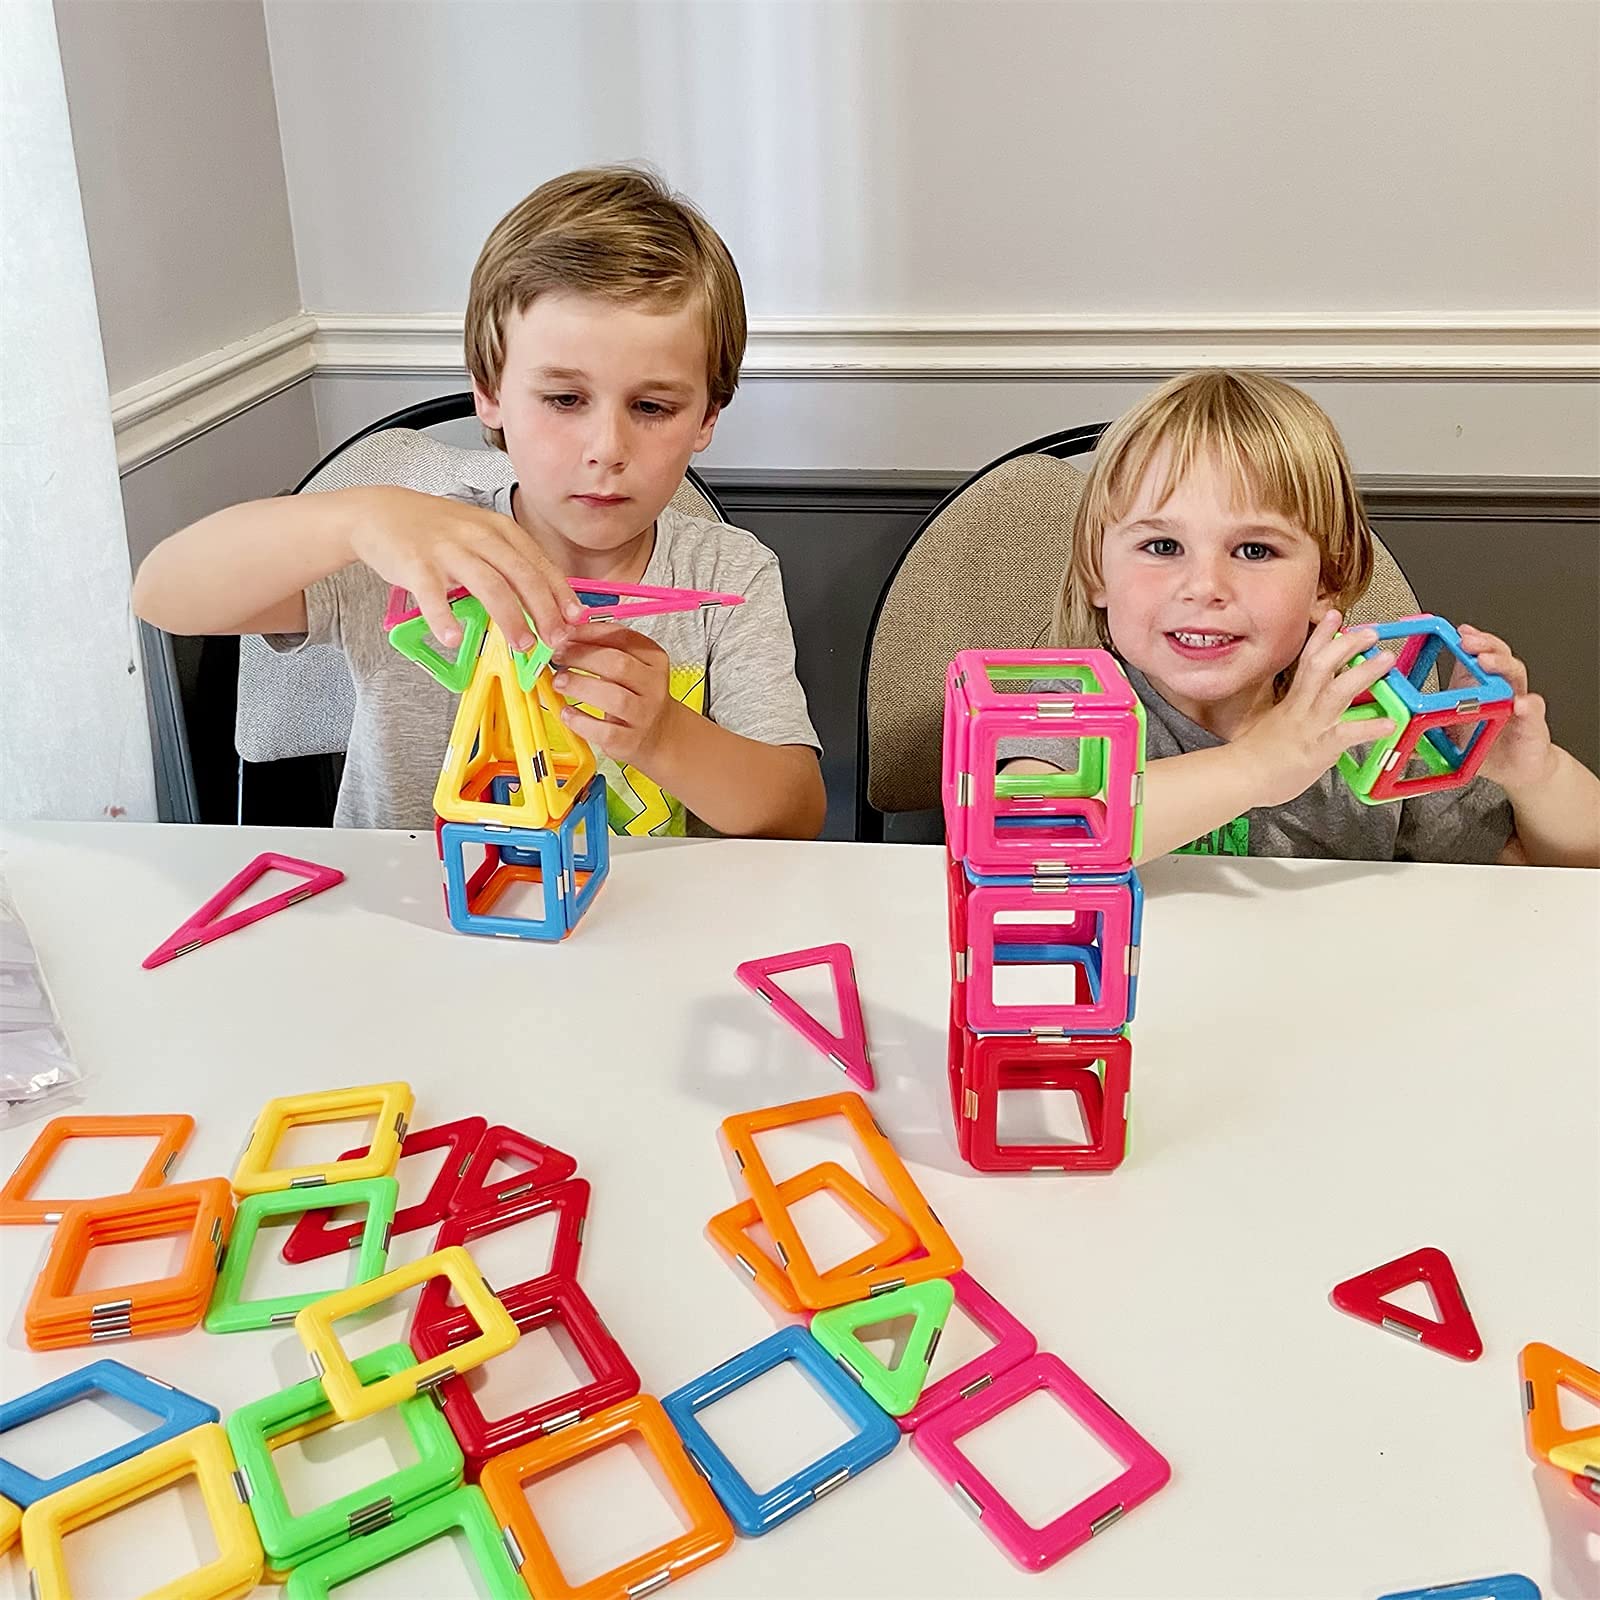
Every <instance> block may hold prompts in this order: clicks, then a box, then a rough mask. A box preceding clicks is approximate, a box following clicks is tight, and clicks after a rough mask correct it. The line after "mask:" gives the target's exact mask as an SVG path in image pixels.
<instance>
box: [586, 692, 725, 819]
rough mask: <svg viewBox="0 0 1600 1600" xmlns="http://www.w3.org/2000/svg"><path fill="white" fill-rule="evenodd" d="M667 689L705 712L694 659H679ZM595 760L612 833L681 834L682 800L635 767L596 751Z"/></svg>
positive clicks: (703, 693) (691, 707)
mask: <svg viewBox="0 0 1600 1600" xmlns="http://www.w3.org/2000/svg"><path fill="white" fill-rule="evenodd" d="M667 692H668V693H669V694H670V695H671V696H672V698H673V699H674V700H676V701H678V702H679V704H680V705H685V706H687V707H688V708H689V709H690V710H691V711H694V712H698V713H699V714H700V715H701V716H704V715H705V710H706V669H705V668H704V667H703V666H701V665H699V664H698V663H697V662H689V663H680V664H678V665H675V666H674V667H673V668H672V676H671V682H670V685H669V687H668V690H667ZM595 759H596V762H597V763H598V765H599V767H600V770H601V771H602V772H603V773H604V774H605V779H606V817H607V820H608V821H609V822H610V824H611V831H612V832H613V833H621V834H632V835H634V836H635V837H644V836H645V835H648V834H654V835H656V836H657V837H661V836H663V835H666V836H672V837H681V836H682V835H683V833H684V831H685V827H686V823H687V815H686V813H685V811H684V809H683V802H682V801H681V800H679V799H678V798H677V796H675V795H670V794H667V793H666V792H665V791H664V790H663V789H662V788H661V786H660V784H658V783H655V782H654V781H652V780H651V779H649V778H647V777H646V776H645V775H644V774H643V773H642V772H640V771H639V769H638V768H637V767H629V766H623V767H619V766H618V765H617V763H616V762H614V761H612V760H610V759H609V758H607V757H605V756H602V755H600V754H599V753H598V752H596V756H595Z"/></svg>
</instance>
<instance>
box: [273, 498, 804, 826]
mask: <svg viewBox="0 0 1600 1600" xmlns="http://www.w3.org/2000/svg"><path fill="white" fill-rule="evenodd" d="M451 498H452V499H458V500H464V501H468V502H470V503H471V504H473V505H479V506H483V507H485V508H486V509H489V510H493V511H498V512H500V513H502V514H503V515H505V516H510V515H511V490H510V489H498V490H495V491H494V492H492V493H490V492H489V491H486V490H480V489H474V488H469V487H467V486H463V487H462V489H461V491H460V492H459V493H458V494H456V495H453V496H451ZM640 581H641V582H642V583H646V584H651V585H656V586H659V587H661V588H671V589H717V590H722V591H724V592H727V593H732V594H742V595H743V596H744V604H743V605H741V606H718V607H715V608H710V609H707V610H703V611H685V612H672V613H669V614H667V615H665V616H656V617H642V618H640V619H639V620H638V621H637V622H635V623H633V624H632V626H633V627H635V628H637V629H638V631H639V632H640V633H643V634H647V635H649V637H650V638H652V639H654V640H655V641H656V643H657V644H659V645H660V646H661V647H662V648H663V649H664V650H665V651H666V652H667V654H668V656H669V657H670V658H671V672H672V679H671V692H672V697H673V698H674V699H675V700H679V701H682V702H683V703H684V704H685V705H687V706H689V707H690V708H691V709H692V710H694V711H698V712H700V713H701V714H702V715H704V716H707V717H709V718H710V719H711V720H712V721H713V722H715V723H716V724H717V725H718V726H719V727H722V728H726V729H727V730H728V731H729V732H730V733H737V734H742V735H743V736H744V737H745V738H747V739H758V740H760V741H761V742H762V743H763V744H778V745H782V744H803V745H810V746H811V747H812V748H813V749H820V748H821V746H820V745H819V743H818V740H817V735H816V730H815V729H814V728H813V727H812V726H811V719H810V717H809V716H808V715H807V713H806V698H805V692H804V690H802V689H801V687H800V683H799V680H798V679H797V678H796V677H795V673H794V636H793V634H792V633H791V631H790V628H789V613H788V610H787V608H786V607H785V605H784V601H783V579H782V575H781V574H780V572H779V569H778V558H777V557H776V556H775V555H773V553H772V552H771V551H770V550H768V549H767V547H766V546H765V545H763V544H762V543H761V542H760V541H759V540H758V539H757V538H755V536H754V535H753V534H749V533H745V532H744V531H743V530H741V529H739V528H730V527H729V526H728V525H727V524H726V523H721V522H711V521H709V520H707V519H706V518H703V517H692V516H688V515H686V514H685V513H684V512H681V511H678V510H675V509H674V508H673V507H671V506H668V507H667V508H666V509H665V510H664V511H663V512H662V513H661V515H660V516H659V517H658V518H657V519H656V542H655V548H654V550H652V552H651V554H650V563H649V565H648V566H647V567H646V568H645V572H644V576H643V578H642V579H641V580H640ZM602 587H603V586H602ZM388 601H389V586H388V584H386V583H385V582H384V581H383V579H382V578H380V577H379V576H378V574H377V573H375V572H374V571H373V570H372V569H371V568H370V567H368V566H365V565H363V564H362V563H360V562H357V563H355V564H354V565H352V566H348V567H344V568H342V569H341V570H340V571H338V572H335V573H332V574H331V575H330V576H328V577H326V578H324V579H322V580H321V581H320V582H318V583H315V584H313V585H312V586H311V587H310V588H309V589H307V590H306V631H305V633H303V634H278V635H271V636H268V638H267V643H268V644H269V645H270V646H271V647H272V648H273V649H274V650H279V651H285V652H287V651H293V650H298V649H300V648H302V647H304V646H306V645H312V644H335V645H338V646H339V647H340V648H341V649H342V650H343V651H344V653H345V658H346V659H347V660H348V662H349V663H350V675H351V677H352V678H354V680H355V686H356V710H355V720H354V722H353V724H352V726H351V729H350V745H349V749H348V751H347V753H346V756H345V766H344V780H343V782H342V783H341V784H340V786H339V803H338V806H337V808H336V810H335V812H334V819H333V820H334V825H335V826H336V827H349V828H417V829H421V828H431V827H432V826H433V792H434V787H435V785H436V784H437V782H438V779H439V768H440V765H441V763H442V762H443V760H444V751H445V746H446V744H448V743H449V738H450V728H451V724H452V723H453V722H454V720H455V713H456V706H457V703H458V697H457V696H456V695H454V694H452V693H451V692H450V691H449V690H448V689H446V688H445V687H444V686H443V685H442V684H439V683H437V682H435V680H434V679H433V678H432V677H431V676H429V674H428V673H426V672H424V671H423V670H422V668H421V667H419V666H417V665H416V664H415V663H413V662H411V661H408V660H406V658H405V657H404V656H402V655H400V654H399V652H398V651H396V650H394V649H392V648H391V647H390V644H389V640H388V636H387V634H386V633H385V632H384V629H383V616H384V611H385V609H386V608H387V605H388ZM595 760H596V762H597V763H598V764H599V767H600V770H601V772H603V773H604V774H605V779H606V784H607V789H608V795H607V799H608V802H609V806H610V814H611V827H612V831H613V832H614V833H632V834H646V833H649V834H657V835H660V834H681V833H684V832H690V831H692V832H705V831H709V830H706V829H704V828H703V827H702V826H699V825H698V823H697V819H694V818H692V817H688V816H686V814H685V811H684V808H683V805H682V803H681V802H679V801H678V800H676V799H675V798H674V797H673V796H671V795H666V794H663V792H662V790H661V789H660V787H659V786H658V785H657V784H655V783H653V782H652V781H651V780H650V779H649V778H647V777H646V776H645V775H644V774H643V773H642V772H639V771H638V770H637V769H636V768H634V767H631V766H625V767H622V768H621V769H620V770H619V768H618V767H617V765H616V763H615V762H612V761H610V760H609V759H608V758H606V757H604V756H602V755H601V754H600V752H599V751H596V752H595Z"/></svg>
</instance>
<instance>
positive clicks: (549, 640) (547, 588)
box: [505, 553, 582, 650]
mask: <svg viewBox="0 0 1600 1600" xmlns="http://www.w3.org/2000/svg"><path fill="white" fill-rule="evenodd" d="M505 575H506V577H507V579H508V580H509V581H510V584H511V587H512V588H513V589H514V590H515V591H516V594H517V597H518V600H519V601H520V603H521V610H522V611H524V612H525V613H526V614H527V615H528V616H529V617H530V618H531V619H532V621H533V625H534V627H535V628H536V629H537V630H538V632H539V637H540V638H541V639H543V640H544V641H545V643H546V644H549V645H555V644H559V643H561V642H563V641H564V640H565V639H566V638H567V637H568V636H569V634H570V633H571V630H572V627H573V625H574V624H575V623H576V621H577V619H578V617H580V616H581V615H582V608H581V607H580V606H579V604H578V597H577V596H576V595H575V594H573V592H572V590H571V588H570V587H569V586H568V584H567V582H566V580H565V579H564V578H562V577H561V576H560V575H559V574H558V573H555V572H547V571H544V570H543V569H541V568H539V567H536V566H534V565H533V563H532V562H530V561H525V560H524V559H523V558H522V557H521V556H518V555H516V554H515V553H513V554H512V555H511V557H510V559H508V560H507V562H506V564H505ZM524 631H526V630H525V629H524ZM508 637H509V635H508ZM529 643H530V644H531V643H532V641H531V640H530V641H529ZM517 648H518V649H519V650H525V649H527V648H528V646H527V645H518V646H517Z"/></svg>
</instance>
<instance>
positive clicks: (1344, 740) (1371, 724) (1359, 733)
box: [1339, 717, 1394, 750]
mask: <svg viewBox="0 0 1600 1600" xmlns="http://www.w3.org/2000/svg"><path fill="white" fill-rule="evenodd" d="M1393 732H1394V720H1393V719H1392V718H1390V717H1366V718H1362V719H1361V720H1359V721H1356V722H1341V723H1340V724H1339V748H1340V749H1341V750H1354V749H1355V747H1356V746H1357V745H1358V744H1376V743H1377V742H1378V740H1380V739H1387V738H1388V737H1389V735H1390V734H1391V733H1393Z"/></svg>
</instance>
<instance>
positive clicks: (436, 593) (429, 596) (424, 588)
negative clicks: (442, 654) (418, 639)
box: [406, 572, 461, 648]
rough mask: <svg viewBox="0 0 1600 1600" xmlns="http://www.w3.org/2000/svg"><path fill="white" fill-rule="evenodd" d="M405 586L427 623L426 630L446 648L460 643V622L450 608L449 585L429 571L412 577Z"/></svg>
mask: <svg viewBox="0 0 1600 1600" xmlns="http://www.w3.org/2000/svg"><path fill="white" fill-rule="evenodd" d="M406 588H407V590H408V592H409V593H410V595H411V598H412V599H413V600H415V601H416V602H417V610H418V611H420V612H421V613H422V616H423V620H424V621H425V622H426V623H427V624H428V632H429V633H431V634H432V635H433V636H434V638H435V639H437V640H438V641H439V643H440V644H442V645H444V646H446V647H447V648H454V647H455V646H456V645H458V644H460V643H461V624H460V623H459V622H457V621H456V615H455V612H453V611H452V610H451V609H450V601H449V594H450V586H449V585H448V584H447V583H445V582H444V580H443V579H441V578H438V577H435V576H434V574H433V573H431V572H430V573H427V574H425V575H423V576H421V577H418V578H415V579H413V580H412V581H411V582H410V583H408V584H407V585H406Z"/></svg>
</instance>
